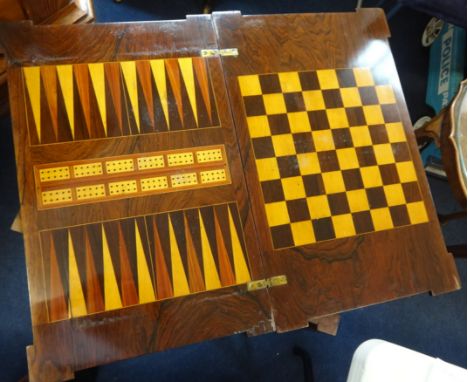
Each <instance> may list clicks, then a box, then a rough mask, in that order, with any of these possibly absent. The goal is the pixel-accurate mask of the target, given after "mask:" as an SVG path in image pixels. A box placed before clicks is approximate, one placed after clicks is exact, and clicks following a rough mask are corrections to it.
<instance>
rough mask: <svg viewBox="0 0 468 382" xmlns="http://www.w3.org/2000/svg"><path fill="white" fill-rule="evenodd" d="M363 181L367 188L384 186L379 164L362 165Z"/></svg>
mask: <svg viewBox="0 0 468 382" xmlns="http://www.w3.org/2000/svg"><path fill="white" fill-rule="evenodd" d="M359 170H360V171H361V178H362V183H363V184H364V187H365V188H371V187H380V186H382V184H383V182H382V177H381V176H380V170H379V166H369V167H361V168H360V169H359Z"/></svg>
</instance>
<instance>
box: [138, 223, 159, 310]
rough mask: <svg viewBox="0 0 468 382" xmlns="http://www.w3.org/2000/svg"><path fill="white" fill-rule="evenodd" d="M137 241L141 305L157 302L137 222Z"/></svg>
mask: <svg viewBox="0 0 468 382" xmlns="http://www.w3.org/2000/svg"><path fill="white" fill-rule="evenodd" d="M135 240H136V256H137V272H138V296H139V299H140V304H144V303H146V302H151V301H154V300H156V298H155V297H154V290H153V283H152V282H151V276H150V272H149V268H148V263H147V262H146V258H145V251H144V249H143V243H142V241H141V236H140V230H139V229H138V224H137V222H135Z"/></svg>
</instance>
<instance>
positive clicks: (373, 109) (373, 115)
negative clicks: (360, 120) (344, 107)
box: [362, 105, 385, 125]
mask: <svg viewBox="0 0 468 382" xmlns="http://www.w3.org/2000/svg"><path fill="white" fill-rule="evenodd" d="M362 110H363V111H364V117H365V118H366V123H367V124H368V125H380V124H383V123H385V120H384V117H383V114H382V109H381V108H380V106H379V105H368V106H363V107H362Z"/></svg>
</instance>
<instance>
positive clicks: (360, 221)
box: [352, 211, 374, 234]
mask: <svg viewBox="0 0 468 382" xmlns="http://www.w3.org/2000/svg"><path fill="white" fill-rule="evenodd" d="M352 215H353V221H354V228H355V229H356V233H358V234H359V233H366V232H372V231H374V224H373V223H372V216H371V214H370V212H369V211H361V212H355V213H353V214H352Z"/></svg>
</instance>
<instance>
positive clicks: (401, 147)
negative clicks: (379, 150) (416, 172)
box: [392, 142, 411, 162]
mask: <svg viewBox="0 0 468 382" xmlns="http://www.w3.org/2000/svg"><path fill="white" fill-rule="evenodd" d="M392 151H393V156H394V157H395V161H397V162H406V161H410V160H411V155H410V152H409V149H408V144H407V143H406V142H397V143H392Z"/></svg>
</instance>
